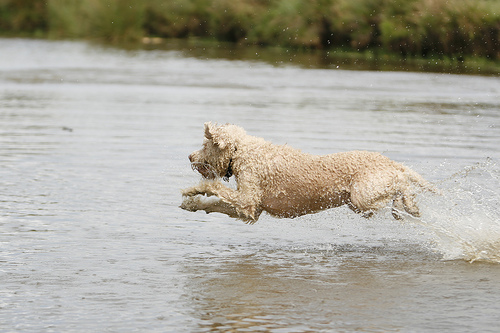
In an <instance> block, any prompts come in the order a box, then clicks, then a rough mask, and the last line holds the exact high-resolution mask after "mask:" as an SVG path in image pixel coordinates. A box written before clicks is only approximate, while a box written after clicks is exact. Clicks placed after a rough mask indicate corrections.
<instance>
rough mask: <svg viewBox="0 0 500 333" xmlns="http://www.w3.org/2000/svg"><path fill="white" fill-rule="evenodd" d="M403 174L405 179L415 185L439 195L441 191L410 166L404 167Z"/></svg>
mask: <svg viewBox="0 0 500 333" xmlns="http://www.w3.org/2000/svg"><path fill="white" fill-rule="evenodd" d="M405 169H406V170H405V174H406V177H407V179H408V180H409V181H410V182H411V183H412V184H414V185H417V186H418V187H420V188H422V189H423V190H426V191H429V192H432V193H434V194H439V195H441V194H442V193H441V191H440V190H439V189H438V188H437V187H436V186H435V185H434V184H431V183H430V182H428V181H427V180H425V179H424V177H422V176H421V175H420V174H418V173H417V172H415V171H413V170H412V169H410V168H405Z"/></svg>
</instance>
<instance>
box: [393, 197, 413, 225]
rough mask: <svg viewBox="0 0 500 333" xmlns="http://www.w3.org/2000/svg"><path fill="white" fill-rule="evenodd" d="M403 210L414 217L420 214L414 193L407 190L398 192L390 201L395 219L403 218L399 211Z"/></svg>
mask: <svg viewBox="0 0 500 333" xmlns="http://www.w3.org/2000/svg"><path fill="white" fill-rule="evenodd" d="M404 211H406V212H407V213H408V214H410V215H412V216H414V217H419V216H420V211H419V209H418V206H417V203H416V201H415V194H410V193H408V192H406V193H398V194H396V196H395V197H394V200H393V202H392V216H394V218H395V219H396V220H401V219H402V218H403V217H402V215H401V213H403V212H404Z"/></svg>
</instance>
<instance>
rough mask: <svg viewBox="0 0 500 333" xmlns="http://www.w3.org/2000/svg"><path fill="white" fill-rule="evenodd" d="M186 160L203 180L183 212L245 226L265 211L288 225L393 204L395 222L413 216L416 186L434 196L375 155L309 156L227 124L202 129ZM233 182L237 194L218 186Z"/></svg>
mask: <svg viewBox="0 0 500 333" xmlns="http://www.w3.org/2000/svg"><path fill="white" fill-rule="evenodd" d="M189 160H190V161H191V164H192V167H193V169H195V170H197V171H198V172H199V173H200V174H201V175H202V176H203V177H204V178H205V180H203V181H202V182H201V183H200V184H198V185H196V186H194V187H191V188H187V189H185V190H183V192H182V194H183V197H184V200H183V202H182V204H181V208H183V209H185V210H188V211H198V210H204V211H205V212H207V213H212V212H219V213H223V214H227V215H229V216H231V217H235V218H239V219H241V220H243V221H246V222H250V223H254V222H256V221H257V220H258V218H259V216H260V214H261V213H262V212H263V211H265V212H267V213H268V214H270V215H272V216H276V217H288V218H293V217H297V216H301V215H304V214H310V213H315V212H318V211H321V210H324V209H328V208H333V207H338V206H342V205H348V206H349V207H350V208H351V209H352V210H353V211H355V212H356V213H360V214H363V216H366V217H368V216H370V215H371V214H372V212H373V211H375V210H378V209H380V208H383V207H385V206H387V205H388V204H390V203H391V202H392V206H393V215H394V217H395V218H400V217H401V215H400V213H401V212H403V211H406V212H407V213H409V214H411V215H413V216H419V214H420V213H419V209H418V207H417V205H416V202H415V196H416V191H415V185H416V186H417V187H420V188H423V189H426V190H430V191H433V192H436V191H437V190H436V189H435V188H434V187H433V186H432V185H431V184H430V183H428V182H427V181H426V180H424V179H423V178H422V177H421V176H420V175H419V174H418V173H416V172H415V171H413V170H411V169H410V168H408V167H406V166H404V165H402V164H400V163H397V162H394V161H392V160H390V159H389V158H387V157H385V156H383V155H381V154H379V153H374V152H367V151H351V152H343V153H336V154H330V155H322V156H318V155H311V154H307V153H303V152H301V151H299V150H297V149H294V148H292V147H290V146H287V145H274V144H272V143H270V142H267V141H265V140H264V139H262V138H258V137H254V136H250V135H248V134H246V132H245V130H244V129H243V128H241V127H239V126H236V125H231V124H225V125H221V126H217V125H214V124H212V123H210V122H208V123H205V140H204V143H203V148H202V149H201V150H198V151H195V152H193V153H192V154H191V155H189ZM232 175H234V176H235V179H236V183H237V189H236V190H234V189H231V188H229V187H227V186H225V185H224V184H223V183H222V182H221V181H220V178H224V179H226V180H227V178H229V177H231V176H232ZM201 195H206V196H216V197H217V198H218V199H216V200H206V199H205V198H203V197H202V196H201Z"/></svg>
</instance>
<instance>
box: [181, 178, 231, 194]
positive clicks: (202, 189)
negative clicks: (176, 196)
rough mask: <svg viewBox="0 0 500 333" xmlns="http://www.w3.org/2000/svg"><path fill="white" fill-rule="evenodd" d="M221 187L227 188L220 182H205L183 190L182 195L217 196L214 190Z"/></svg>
mask: <svg viewBox="0 0 500 333" xmlns="http://www.w3.org/2000/svg"><path fill="white" fill-rule="evenodd" d="M220 187H225V186H224V185H222V184H221V183H220V182H219V181H210V180H205V181H202V182H201V183H199V184H198V185H196V186H193V187H189V188H187V189H184V190H182V195H183V196H184V197H192V196H195V195H198V194H201V195H207V196H209V197H210V196H212V195H217V194H216V193H214V190H215V189H220Z"/></svg>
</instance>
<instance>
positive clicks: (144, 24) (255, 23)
mask: <svg viewBox="0 0 500 333" xmlns="http://www.w3.org/2000/svg"><path fill="white" fill-rule="evenodd" d="M0 33H1V34H3V35H11V36H12V35H31V36H36V37H51V38H96V39H101V40H106V41H110V42H116V43H120V42H127V41H138V40H141V39H142V38H143V37H145V36H155V37H164V38H186V37H194V36H195V37H202V38H209V39H215V40H220V41H230V42H236V43H240V44H249V45H273V46H286V47H294V48H305V49H335V48H337V49H339V48H341V49H344V50H352V51H366V50H379V51H380V52H387V53H391V54H399V55H400V56H401V57H424V58H425V57H430V56H432V57H435V56H436V55H438V56H442V57H447V58H450V59H457V61H460V59H463V58H464V57H470V56H473V57H479V58H487V59H489V60H491V61H498V60H500V1H498V0H43V1H42V0H0Z"/></svg>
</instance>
